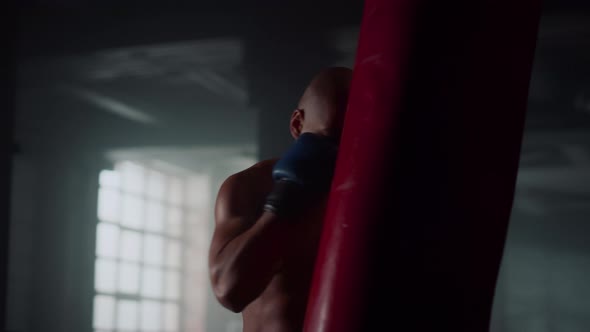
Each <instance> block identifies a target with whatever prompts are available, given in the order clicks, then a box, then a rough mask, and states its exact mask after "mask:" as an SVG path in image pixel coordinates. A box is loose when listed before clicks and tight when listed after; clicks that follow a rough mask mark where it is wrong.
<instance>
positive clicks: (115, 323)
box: [94, 163, 191, 332]
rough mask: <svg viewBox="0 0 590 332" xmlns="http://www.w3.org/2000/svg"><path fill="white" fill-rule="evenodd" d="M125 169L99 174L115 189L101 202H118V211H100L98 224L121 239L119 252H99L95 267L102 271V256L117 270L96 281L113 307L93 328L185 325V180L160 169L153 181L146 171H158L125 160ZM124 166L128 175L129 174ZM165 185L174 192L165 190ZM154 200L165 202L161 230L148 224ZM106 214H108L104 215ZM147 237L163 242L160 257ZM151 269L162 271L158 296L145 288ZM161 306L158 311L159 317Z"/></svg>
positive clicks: (99, 292)
mask: <svg viewBox="0 0 590 332" xmlns="http://www.w3.org/2000/svg"><path fill="white" fill-rule="evenodd" d="M121 169H122V173H123V176H120V177H118V176H117V175H118V174H116V173H117V172H116V171H108V172H110V173H108V174H106V175H104V176H103V174H101V178H100V180H101V181H100V184H101V186H100V190H103V189H108V190H109V191H108V192H107V193H109V194H111V197H106V199H105V198H104V197H103V200H104V201H105V202H106V203H104V204H103V205H105V207H104V208H108V207H111V208H112V207H113V206H114V207H116V209H114V211H115V212H116V214H115V213H112V211H107V212H106V213H104V211H103V213H101V211H99V215H98V216H99V220H100V221H99V224H98V227H103V228H104V227H105V226H106V227H107V229H109V230H110V231H113V230H114V229H116V230H117V231H118V232H117V236H116V239H114V238H113V237H112V239H114V242H115V243H117V245H116V246H113V247H115V251H118V254H113V253H112V252H106V254H105V253H104V252H103V251H104V250H103V251H100V250H97V252H96V257H97V259H96V262H97V273H98V272H101V271H98V270H99V269H101V268H100V267H98V265H99V262H102V263H100V264H102V265H100V266H101V267H103V266H105V263H106V266H110V269H111V270H115V272H114V276H111V277H109V278H112V279H114V281H113V280H109V279H108V278H103V279H104V280H103V285H102V287H98V286H99V285H98V283H97V287H96V298H97V299H99V298H105V297H107V298H109V299H111V302H112V304H113V308H112V309H113V310H112V312H111V314H110V316H109V315H106V316H105V315H103V316H105V317H110V325H109V324H107V325H108V326H96V324H95V326H94V327H95V331H112V332H120V331H179V330H180V329H181V328H182V326H181V322H182V321H183V320H182V316H183V311H184V310H181V308H182V303H183V301H184V299H183V291H182V287H183V284H184V283H183V280H184V279H185V270H184V266H183V265H184V264H183V263H182V262H184V261H185V259H186V253H185V250H183V248H186V245H187V243H188V238H187V236H186V234H184V233H185V232H184V228H185V227H184V226H185V223H186V216H188V215H189V214H190V212H191V211H189V210H191V209H190V208H189V207H187V206H184V205H183V204H182V202H183V199H184V197H183V196H184V193H185V190H184V184H183V183H182V181H181V180H180V178H171V181H172V182H170V183H171V184H172V185H171V184H170V183H169V181H166V176H163V177H162V174H161V173H157V175H156V176H159V177H160V180H157V181H155V182H152V183H151V184H150V179H149V178H146V177H148V176H150V175H153V174H155V173H154V172H152V171H151V170H147V171H146V170H145V169H144V168H142V167H141V166H138V165H134V164H130V163H124V165H123V166H122V167H121ZM132 170H135V171H138V173H141V175H142V176H138V175H137V174H132ZM125 172H127V176H130V179H127V178H126V176H125ZM130 172H131V173H130ZM162 179H163V180H162ZM103 182H104V183H103ZM146 184H147V185H146ZM118 185H119V186H118ZM167 190H172V191H174V192H171V193H170V194H166V192H167ZM103 196H104V195H103ZM109 198H110V201H109V200H108V199H109ZM109 203H110V205H109ZM99 205H100V204H99ZM150 206H161V207H162V208H163V210H164V214H163V216H162V217H163V218H162V219H163V220H162V221H163V222H162V226H163V227H162V229H160V230H159V231H154V230H152V229H148V227H149V226H150V225H146V224H145V220H147V217H148V214H149V213H150V212H153V211H148V209H149V207H150ZM99 208H100V206H99ZM104 208H103V210H104ZM152 210H153V209H152ZM108 212H111V213H110V214H109V213H108ZM105 215H106V216H107V218H102V217H103V216H105ZM103 225H104V226H103ZM109 227H110V228H109ZM112 239H111V240H112ZM158 241H159V242H160V243H161V246H160V245H158ZM148 242H149V244H150V245H155V246H157V247H161V252H162V253H161V259H159V258H157V256H158V253H157V252H156V251H151V252H150V251H149V250H148V249H149V248H147V247H146V245H147V244H146V243H148ZM103 247H108V246H105V245H103ZM113 265H114V268H113V267H112V266H113ZM148 270H152V271H160V280H159V282H160V294H159V296H150V295H146V294H144V292H143V291H142V285H143V284H144V280H143V279H144V278H145V275H146V274H145V271H148ZM107 272H112V271H107ZM113 282H114V285H115V286H114V289H113V287H112V283H113ZM104 285H106V286H104ZM103 302H104V301H103ZM111 302H109V303H111ZM95 306H96V305H95ZM158 308H159V309H158ZM158 312H159V314H160V317H155V316H157V315H156V313H158ZM142 315H144V316H146V317H142ZM95 317H99V318H100V315H98V316H97V314H96V312H95Z"/></svg>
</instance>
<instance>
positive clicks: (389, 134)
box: [304, 0, 540, 332]
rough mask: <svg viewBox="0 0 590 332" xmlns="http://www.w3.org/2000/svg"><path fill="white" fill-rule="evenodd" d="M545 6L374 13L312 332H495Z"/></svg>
mask: <svg viewBox="0 0 590 332" xmlns="http://www.w3.org/2000/svg"><path fill="white" fill-rule="evenodd" d="M539 2H540V1H539V0H521V1H516V2H515V1H508V0H496V1H494V0H470V1H466V0H463V1H436V0H430V1H428V0H422V1H419V0H366V1H365V7H364V14H363V21H362V25H361V31H360V38H359V45H358V49H357V55H356V61H355V67H354V74H353V80H352V87H351V94H350V97H349V105H348V111H347V114H346V120H345V125H344V131H343V136H342V140H341V147H340V152H339V156H338V161H337V167H336V173H335V177H334V180H333V183H332V190H331V194H330V199H329V203H328V210H327V214H326V218H325V221H324V226H323V227H324V228H323V234H322V239H321V244H320V249H319V253H318V257H317V261H316V267H315V272H314V279H313V284H312V289H311V292H310V298H309V303H308V308H307V313H306V319H305V328H304V330H305V331H310V332H316V331H317V332H319V331H322V332H346V331H373V330H375V328H376V327H379V330H384V331H385V330H387V331H389V330H400V331H402V330H403V331H432V330H435V329H436V330H437V331H440V330H443V331H444V330H452V331H470V332H472V331H487V330H488V325H489V319H490V312H491V306H492V300H493V294H494V287H495V283H496V278H497V274H498V269H499V264H500V261H501V257H502V251H503V247H504V241H505V236H506V230H507V226H508V220H509V217H510V210H511V207H512V199H513V195H514V187H515V180H516V172H517V169H518V158H519V153H520V144H521V139H522V132H523V126H524V116H525V110H526V102H527V94H528V84H529V80H530V73H531V67H532V60H533V54H534V48H535V41H536V33H537V26H538V20H539V15H540V3H539Z"/></svg>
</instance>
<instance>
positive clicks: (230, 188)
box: [211, 176, 253, 254]
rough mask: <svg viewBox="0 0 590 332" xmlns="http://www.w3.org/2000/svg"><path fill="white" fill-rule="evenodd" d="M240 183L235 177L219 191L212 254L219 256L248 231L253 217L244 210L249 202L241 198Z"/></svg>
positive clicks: (227, 181)
mask: <svg viewBox="0 0 590 332" xmlns="http://www.w3.org/2000/svg"><path fill="white" fill-rule="evenodd" d="M239 190H240V188H239V183H237V181H236V178H235V177H234V176H232V177H230V178H228V179H227V180H226V181H225V182H224V183H223V185H222V186H221V188H220V190H219V194H218V195H217V200H216V202H215V231H214V232H213V239H212V241H211V253H212V254H217V253H218V252H220V251H221V250H223V248H224V247H225V246H226V245H227V243H229V242H230V241H231V240H232V239H234V238H236V237H237V236H239V235H240V234H242V233H244V232H245V231H246V230H248V229H249V228H250V227H251V225H252V223H253V222H252V220H250V219H252V216H250V215H248V214H249V213H248V212H249V211H248V210H247V209H244V206H246V203H247V202H244V201H243V200H244V199H246V198H245V197H244V198H241V197H240V196H241V193H240V192H239Z"/></svg>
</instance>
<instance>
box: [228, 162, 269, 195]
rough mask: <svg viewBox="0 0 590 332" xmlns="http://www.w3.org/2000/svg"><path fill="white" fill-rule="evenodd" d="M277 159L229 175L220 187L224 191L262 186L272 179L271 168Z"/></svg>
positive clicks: (258, 163)
mask: <svg viewBox="0 0 590 332" xmlns="http://www.w3.org/2000/svg"><path fill="white" fill-rule="evenodd" d="M278 160H279V158H272V159H266V160H262V161H259V162H257V163H256V164H254V165H252V166H250V167H248V168H246V169H244V170H242V171H240V172H237V173H235V174H232V175H230V176H229V177H228V178H227V179H226V180H225V182H224V183H223V185H222V188H223V187H224V189H226V190H232V191H233V190H234V189H236V188H247V187H250V185H255V186H258V185H262V184H264V183H265V182H267V181H268V180H269V179H271V177H272V168H273V167H274V165H275V164H276V163H277V161H278Z"/></svg>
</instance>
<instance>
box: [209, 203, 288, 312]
mask: <svg viewBox="0 0 590 332" xmlns="http://www.w3.org/2000/svg"><path fill="white" fill-rule="evenodd" d="M283 219H284V218H281V217H278V216H276V215H275V214H273V213H270V212H264V213H263V214H262V216H261V217H260V218H259V219H258V220H257V221H256V223H255V224H254V225H253V226H252V227H250V228H249V229H248V230H247V231H245V232H244V233H242V234H240V235H238V236H237V237H235V238H234V239H232V240H231V241H229V242H228V243H227V244H226V245H225V246H224V247H223V248H222V249H221V250H220V251H219V252H218V253H217V254H216V256H215V257H214V258H213V259H214V261H215V264H214V266H215V272H214V273H213V275H214V279H216V280H214V284H215V288H216V295H217V297H218V299H219V301H220V302H221V303H222V304H223V305H224V306H226V307H227V308H228V309H230V310H232V311H234V312H240V311H241V310H242V309H243V308H244V307H245V306H246V305H247V304H248V303H250V302H251V301H252V300H254V299H255V298H256V297H257V296H258V295H259V294H260V293H261V292H262V291H263V290H264V289H265V288H266V286H267V285H268V283H269V282H270V280H271V279H272V277H273V276H274V275H275V274H276V273H277V271H278V270H279V268H280V264H281V261H282V258H283V257H284V253H285V251H286V249H287V247H288V246H289V238H291V237H290V236H288V235H289V234H291V232H292V231H293V225H292V224H289V222H288V220H283Z"/></svg>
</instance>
